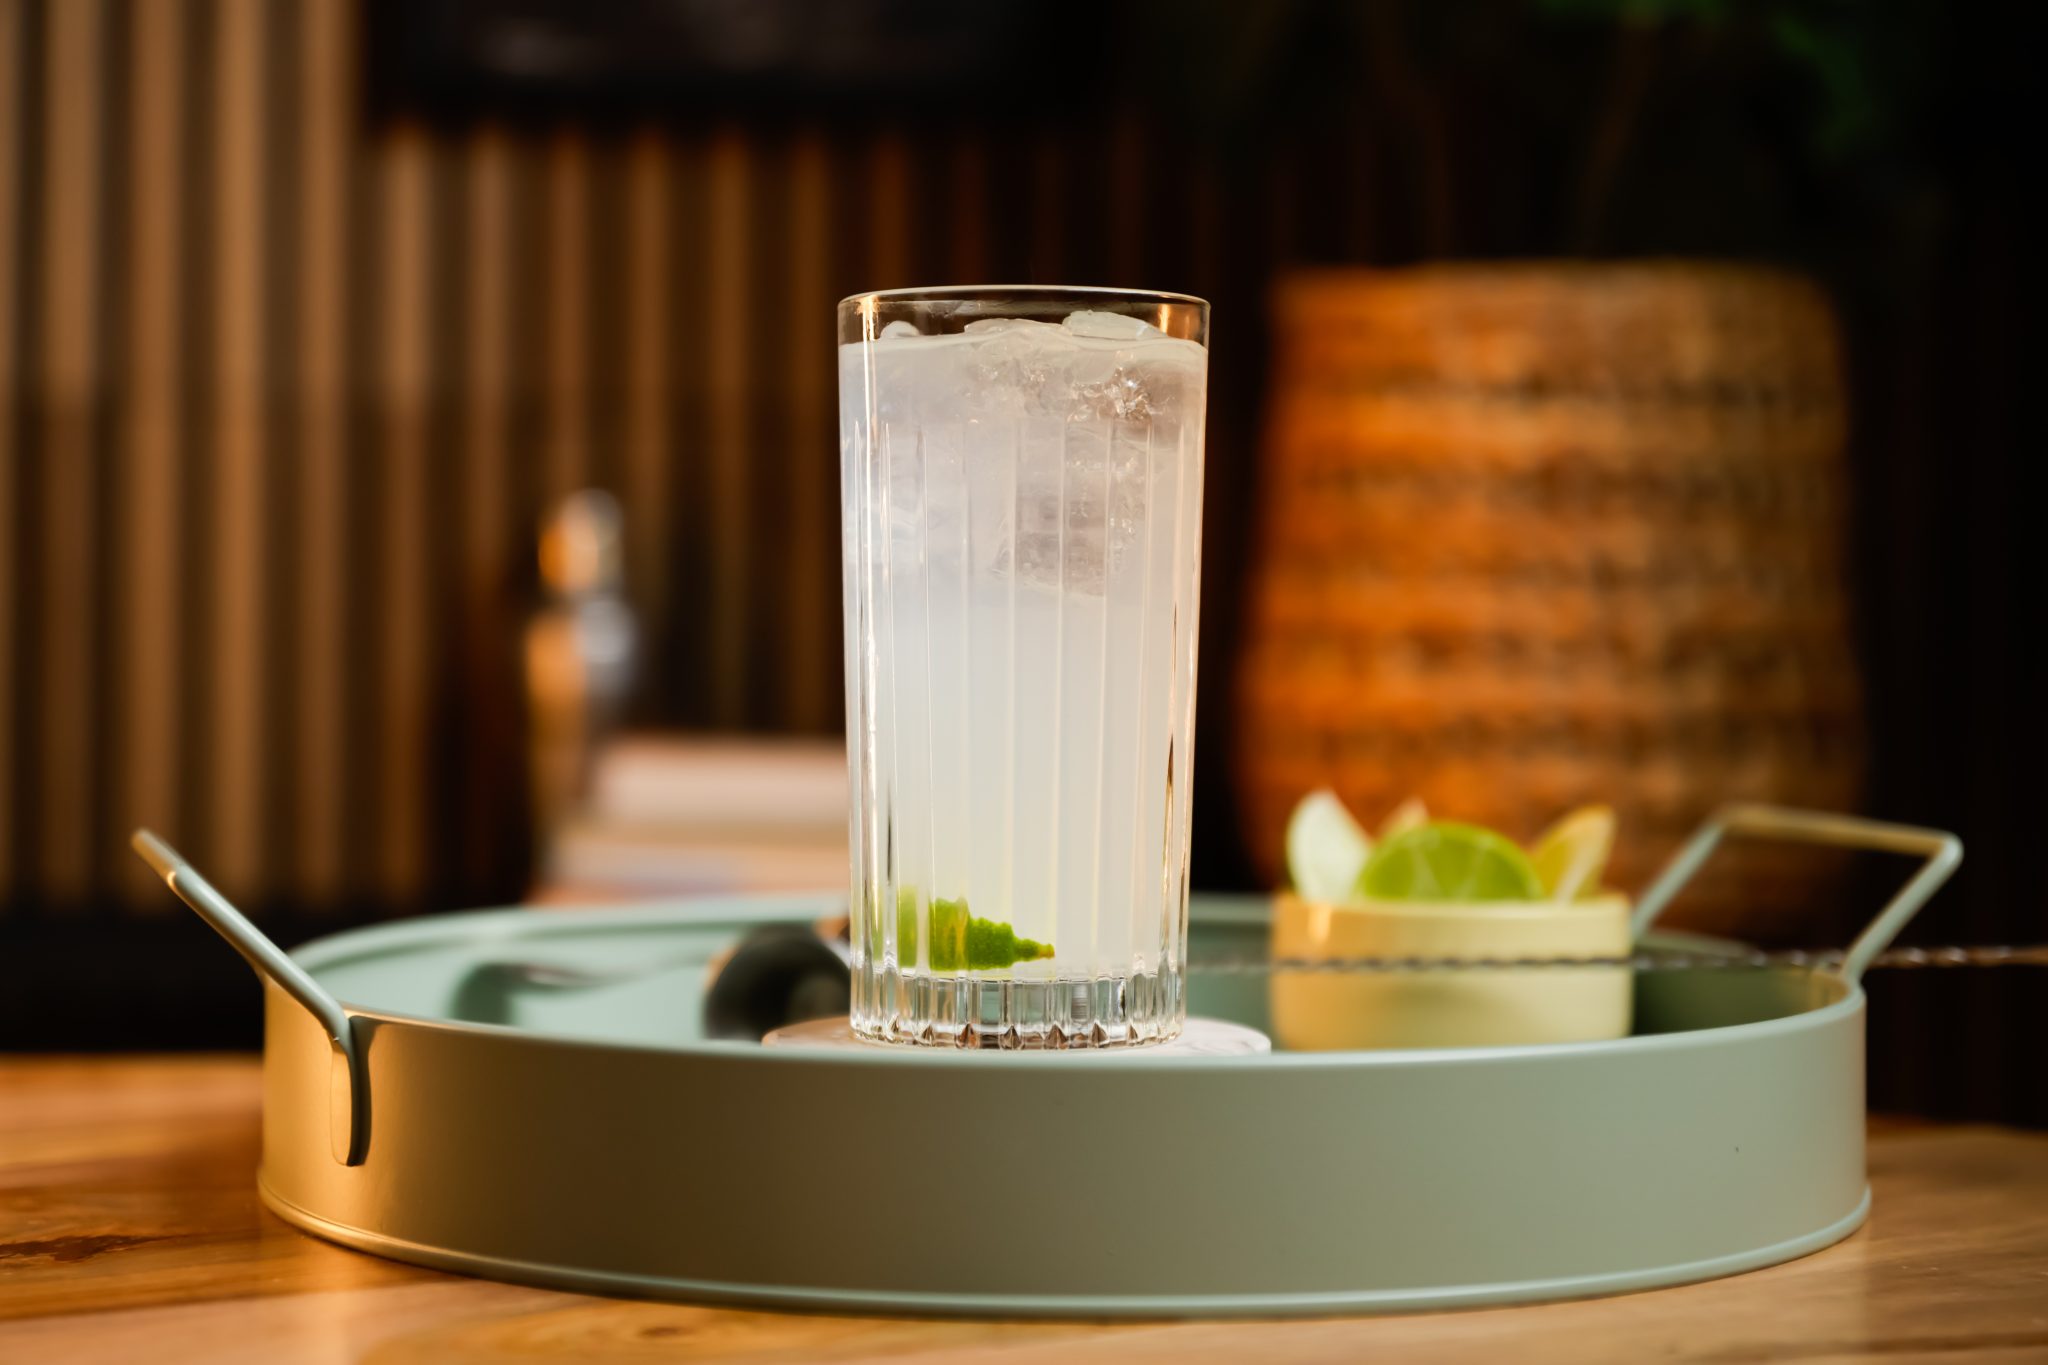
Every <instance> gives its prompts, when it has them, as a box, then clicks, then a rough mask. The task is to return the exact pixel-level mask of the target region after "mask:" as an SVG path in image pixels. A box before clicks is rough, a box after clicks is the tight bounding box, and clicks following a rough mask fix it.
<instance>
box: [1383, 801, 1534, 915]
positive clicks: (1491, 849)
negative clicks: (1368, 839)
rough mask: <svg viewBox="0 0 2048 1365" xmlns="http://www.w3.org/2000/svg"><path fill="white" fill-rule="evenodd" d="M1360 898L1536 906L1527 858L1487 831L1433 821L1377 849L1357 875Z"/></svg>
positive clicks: (1474, 827)
mask: <svg viewBox="0 0 2048 1365" xmlns="http://www.w3.org/2000/svg"><path fill="white" fill-rule="evenodd" d="M1358 890H1359V894H1361V895H1363V896H1366V897H1368V898H1370V899H1373V900H1386V901H1536V900H1542V899H1543V883H1542V882H1541V881H1540V880H1539V879H1538V878H1537V876H1536V869H1535V868H1534V867H1533V866H1531V865H1530V862H1529V855H1528V854H1526V853H1524V852H1522V850H1521V849H1520V848H1518V847H1516V846H1515V844H1514V843H1513V841H1511V840H1508V839H1504V838H1502V837H1501V836H1500V835H1498V834H1495V833H1494V832H1493V831H1492V830H1490V829H1481V828H1479V827H1478V826H1477V825H1460V824H1454V823H1452V822H1450V821H1436V822H1433V823H1431V824H1427V825H1421V826H1418V827H1417V828H1415V829H1411V830H1409V831H1408V832H1407V833H1406V834H1397V835H1395V836H1394V837H1393V838H1391V839H1389V840H1387V841H1386V842H1385V843H1383V844H1381V845H1380V846H1379V847H1378V848H1377V849H1375V850H1374V851H1373V855H1372V857H1371V858H1370V859H1368V860H1367V861H1366V864H1365V870H1364V871H1363V872H1361V873H1359V874H1358Z"/></svg>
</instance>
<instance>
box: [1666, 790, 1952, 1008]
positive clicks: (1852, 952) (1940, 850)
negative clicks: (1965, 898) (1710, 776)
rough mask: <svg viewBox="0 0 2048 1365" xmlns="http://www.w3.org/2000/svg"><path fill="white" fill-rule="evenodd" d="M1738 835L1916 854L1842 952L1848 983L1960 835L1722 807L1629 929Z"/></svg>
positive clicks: (1913, 906) (1911, 908) (1932, 885)
mask: <svg viewBox="0 0 2048 1365" xmlns="http://www.w3.org/2000/svg"><path fill="white" fill-rule="evenodd" d="M1728 834H1738V835H1742V836H1745V837H1749V838H1758V839H1784V840H1789V841H1791V842H1794V843H1802V844H1825V845H1828V846H1830V847H1834V848H1855V849H1868V850H1871V851H1874V852H1878V853H1902V854H1905V855H1906V856H1908V857H1915V858H1919V859H1921V860H1922V861H1921V864H1920V870H1919V871H1918V872H1916V873H1914V874H1913V876H1912V878H1911V879H1910V880H1908V881H1907V882H1906V884H1905V885H1904V886H1902V887H1900V888H1899V891H1898V894H1897V895H1895V896H1893V897H1892V898H1891V899H1890V900H1889V901H1887V902H1885V907H1884V909H1882V910H1880V911H1878V912H1877V917H1876V918H1875V919H1873V920H1871V921H1870V923H1869V924H1868V925H1867V926H1865V928H1864V930H1863V932H1862V933H1860V934H1858V935H1857V936H1856V941H1855V942H1854V943H1852V944H1850V945H1849V951H1848V952H1847V953H1846V954H1844V955H1843V958H1842V966H1841V970H1840V973H1839V974H1840V976H1841V977H1842V979H1843V980H1845V981H1847V982H1849V983H1851V984H1852V985H1853V984H1855V983H1856V982H1859V981H1861V980H1862V979H1863V972H1864V969H1865V968H1867V967H1869V966H1870V963H1871V961H1872V959H1874V958H1875V957H1876V956H1877V955H1878V954H1879V953H1881V952H1883V951H1884V950H1885V949H1886V948H1888V947H1890V946H1891V941H1892V940H1893V939H1894V938H1896V937H1898V933H1899V930H1901V929H1903V928H1905V927H1906V925H1907V923H1908V922H1909V921H1910V920H1911V919H1912V918H1913V916H1914V915H1916V914H1918V913H1919V911H1920V907H1921V906H1923V905H1925V904H1927V901H1928V898H1929V897H1931V896H1933V895H1934V893H1935V892H1936V891H1937V890H1938V889H1940V887H1941V884H1942V883H1943V882H1945V881H1947V880H1948V878H1949V874H1950V873H1952V872H1954V871H1955V870H1956V865H1957V864H1958V863H1960V862H1962V860H1963V841H1962V840H1961V839H1958V838H1957V837H1956V836H1955V835H1953V834H1950V833H1948V832H1947V831H1946V830H1938V829H1923V828H1921V827H1919V826H1917V825H1894V824H1889V823H1886V822H1885V821H1882V820H1865V819H1862V818H1860V817H1858V816H1853V815H1828V814H1823V813H1821V812H1819V811H1806V810H1791V809H1788V808H1786V807H1783V806H1760V805H1748V804H1739V805H1730V806H1723V807H1721V809H1719V810H1717V811H1715V812H1714V814H1713V815H1712V816H1711V817H1709V818H1708V820H1707V822H1706V823H1705V824H1704V825H1701V826H1700V828H1699V832H1698V833H1696V834H1694V835H1693V836H1692V838H1691V839H1689V840H1687V841H1686V844H1685V847H1683V848H1681V849H1680V850H1679V851H1678V855H1677V856H1676V857H1674V858H1673V859H1672V860H1671V862H1670V863H1669V864H1668V865H1667V866H1666V867H1665V869H1664V870H1663V871H1662V872H1661V873H1659V874H1658V876H1657V880H1656V881H1654V882H1652V883H1651V884H1650V888H1649V889H1648V890H1647V891H1645V892H1643V894H1642V898H1641V899H1640V900H1638V901H1637V902H1636V910H1635V916H1634V920H1633V923H1632V924H1631V926H1630V927H1631V929H1632V931H1633V934H1634V936H1635V937H1636V938H1641V937H1642V936H1643V935H1644V934H1645V933H1647V932H1648V931H1649V929H1650V926H1651V925H1653V924H1655V923H1656V922H1657V916H1659V915H1661V914H1663V913H1664V909H1665V907H1666V906H1668V905H1670V904H1671V902H1672V900H1673V899H1674V898H1676V897H1677V895H1678V893H1679V892H1680V891H1682V890H1683V889H1684V888H1685V885H1686V883H1687V882H1690V881H1691V880H1692V879H1693V876H1694V874H1696V873H1697V872H1698V871H1699V870H1700V866H1701V864H1703V863H1705V862H1706V861H1707V859H1708V858H1709V857H1710V856H1712V854H1713V852H1714V850H1715V848H1717V847H1718V846H1719V845H1720V843H1721V839H1722V837H1723V836H1725V835H1728Z"/></svg>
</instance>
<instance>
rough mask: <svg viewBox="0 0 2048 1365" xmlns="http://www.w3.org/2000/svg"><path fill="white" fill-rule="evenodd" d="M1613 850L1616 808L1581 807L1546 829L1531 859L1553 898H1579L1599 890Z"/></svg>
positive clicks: (1537, 842)
mask: <svg viewBox="0 0 2048 1365" xmlns="http://www.w3.org/2000/svg"><path fill="white" fill-rule="evenodd" d="M1613 851H1614V811H1613V810H1612V809H1610V808H1609V807H1606V806H1581V807H1579V808H1578V809H1577V810H1575V811H1573V812H1572V813H1571V814H1570V815H1567V816H1565V817H1564V819H1562V820H1560V821H1558V822H1557V823H1556V824H1554V825H1552V826H1551V827H1550V828H1549V829H1548V830H1546V831H1545V832H1544V835H1543V837H1542V838H1541V839H1538V840H1537V841H1536V843H1535V845H1534V847H1532V848H1531V849H1530V850H1529V861H1530V862H1531V863H1532V864H1534V865H1535V868H1536V875H1537V877H1538V878H1539V879H1541V880H1542V882H1543V889H1544V890H1545V891H1546V892H1548V893H1549V895H1550V898H1551V899H1552V900H1560V901H1569V900H1577V899H1578V898H1579V897H1580V896H1590V895H1592V894H1593V893H1594V892H1596V891H1598V890H1599V889H1600V874H1601V873H1602V872H1605V871H1606V870H1607V855H1608V854H1610V853H1612V852H1613Z"/></svg>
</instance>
